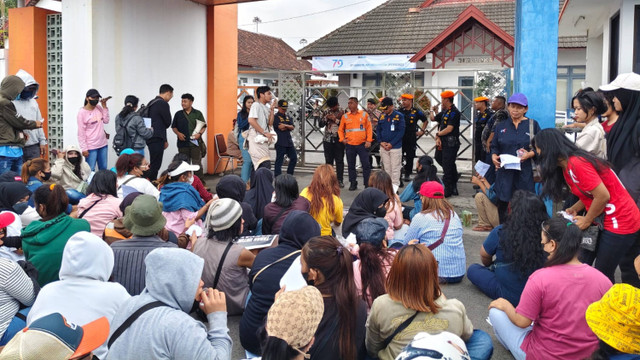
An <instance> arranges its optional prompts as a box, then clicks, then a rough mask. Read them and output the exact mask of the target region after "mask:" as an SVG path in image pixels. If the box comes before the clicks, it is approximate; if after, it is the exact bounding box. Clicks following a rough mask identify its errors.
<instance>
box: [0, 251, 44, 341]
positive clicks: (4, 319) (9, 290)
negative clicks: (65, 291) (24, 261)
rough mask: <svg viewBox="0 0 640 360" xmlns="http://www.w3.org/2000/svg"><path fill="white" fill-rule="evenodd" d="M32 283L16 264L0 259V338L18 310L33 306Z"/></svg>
mask: <svg viewBox="0 0 640 360" xmlns="http://www.w3.org/2000/svg"><path fill="white" fill-rule="evenodd" d="M35 299H36V296H35V294H34V292H33V282H32V281H31V279H30V278H29V276H28V275H27V274H26V273H25V272H24V270H22V268H21V267H20V265H18V263H17V262H15V261H11V260H8V259H4V258H0V337H1V336H2V335H4V332H5V331H6V330H7V327H9V323H10V322H11V320H12V319H13V317H14V316H15V315H16V313H17V312H18V310H19V309H20V304H23V305H25V306H31V305H33V302H34V301H35Z"/></svg>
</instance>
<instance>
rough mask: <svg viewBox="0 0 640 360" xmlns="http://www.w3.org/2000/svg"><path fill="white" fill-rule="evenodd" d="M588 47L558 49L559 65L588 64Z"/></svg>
mask: <svg viewBox="0 0 640 360" xmlns="http://www.w3.org/2000/svg"><path fill="white" fill-rule="evenodd" d="M586 57H587V49H585V48H582V49H558V66H577V65H582V66H584V65H586V63H587V60H586Z"/></svg>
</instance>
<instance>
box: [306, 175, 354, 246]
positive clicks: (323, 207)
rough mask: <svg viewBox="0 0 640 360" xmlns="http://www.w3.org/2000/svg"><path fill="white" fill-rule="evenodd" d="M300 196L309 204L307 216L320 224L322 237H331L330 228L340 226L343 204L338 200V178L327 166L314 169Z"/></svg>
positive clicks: (331, 230)
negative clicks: (309, 215) (307, 184)
mask: <svg viewBox="0 0 640 360" xmlns="http://www.w3.org/2000/svg"><path fill="white" fill-rule="evenodd" d="M300 196H302V197H304V198H306V199H307V200H309V202H310V203H311V208H310V210H309V214H311V216H313V218H314V219H316V221H317V222H318V224H320V229H321V233H322V235H323V236H324V235H331V234H332V232H333V229H332V228H331V226H332V225H333V226H340V224H341V223H342V220H343V214H342V211H343V206H344V205H343V203H342V199H340V185H339V183H338V177H337V176H336V172H335V170H334V169H333V166H331V165H329V164H324V165H320V166H318V167H317V168H316V171H315V172H314V173H313V178H311V183H310V184H309V186H308V187H306V188H304V189H302V192H300Z"/></svg>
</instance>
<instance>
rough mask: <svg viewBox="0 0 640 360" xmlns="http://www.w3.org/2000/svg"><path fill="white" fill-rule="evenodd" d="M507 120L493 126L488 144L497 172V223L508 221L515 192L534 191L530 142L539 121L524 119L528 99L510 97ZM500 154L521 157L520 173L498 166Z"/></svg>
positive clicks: (518, 96) (535, 132)
mask: <svg viewBox="0 0 640 360" xmlns="http://www.w3.org/2000/svg"><path fill="white" fill-rule="evenodd" d="M507 103H508V106H507V108H508V110H509V119H508V120H507V121H502V122H500V123H498V124H496V129H495V132H494V134H495V135H494V137H493V140H492V141H491V158H492V161H493V164H494V165H495V167H496V169H498V170H497V172H496V181H495V183H496V186H495V188H496V194H497V196H498V217H499V218H500V223H504V222H505V220H506V218H507V208H508V206H509V201H511V196H512V195H513V192H514V191H515V190H526V191H529V192H535V186H534V182H533V166H534V164H533V161H532V160H531V159H532V158H533V157H534V156H535V152H534V151H533V149H532V148H531V139H533V137H534V136H535V134H537V133H538V131H540V125H538V122H537V121H535V120H533V119H529V118H527V117H526V116H525V115H526V113H527V110H528V109H529V107H528V106H529V102H528V100H527V97H526V96H525V95H524V94H522V93H515V94H513V95H511V97H509V100H508V101H507ZM501 155H512V156H517V157H519V158H520V170H515V169H507V168H503V167H501V160H500V156H501Z"/></svg>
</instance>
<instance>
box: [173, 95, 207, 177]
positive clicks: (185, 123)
mask: <svg viewBox="0 0 640 360" xmlns="http://www.w3.org/2000/svg"><path fill="white" fill-rule="evenodd" d="M193 100H194V98H193V95H191V94H189V93H187V94H183V95H182V110H180V111H178V112H176V114H175V115H174V116H173V123H172V124H171V128H172V129H173V132H174V133H175V134H176V136H177V137H178V144H177V145H178V152H179V153H180V154H186V155H187V156H189V158H190V159H191V164H193V165H198V166H199V167H200V169H199V170H197V171H196V172H195V174H196V175H197V176H198V178H199V179H200V180H201V181H202V182H203V183H204V177H203V172H202V152H201V151H200V142H201V141H202V140H201V139H202V136H203V135H204V133H205V132H206V131H207V125H206V123H205V121H204V115H202V112H200V110H198V109H194V108H193ZM198 121H200V122H203V123H205V125H204V126H203V127H201V128H200V129H199V131H198V132H196V133H195V134H194V135H193V138H192V134H193V132H194V130H195V129H196V126H197V124H198Z"/></svg>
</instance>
